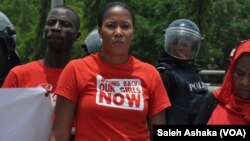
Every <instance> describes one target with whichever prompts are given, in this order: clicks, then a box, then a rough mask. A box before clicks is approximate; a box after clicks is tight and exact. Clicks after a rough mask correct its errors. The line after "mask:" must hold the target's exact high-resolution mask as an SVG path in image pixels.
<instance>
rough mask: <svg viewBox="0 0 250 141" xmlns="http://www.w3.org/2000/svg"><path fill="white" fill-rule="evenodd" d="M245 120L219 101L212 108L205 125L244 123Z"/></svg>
mask: <svg viewBox="0 0 250 141" xmlns="http://www.w3.org/2000/svg"><path fill="white" fill-rule="evenodd" d="M245 124H247V121H246V120H244V119H243V118H242V116H241V115H239V114H235V113H234V112H233V111H232V110H230V109H228V108H226V107H225V105H224V104H223V103H219V104H218V105H217V106H216V108H215V109H214V111H213V113H212V116H211V118H210V119H209V121H208V122H207V125H245Z"/></svg>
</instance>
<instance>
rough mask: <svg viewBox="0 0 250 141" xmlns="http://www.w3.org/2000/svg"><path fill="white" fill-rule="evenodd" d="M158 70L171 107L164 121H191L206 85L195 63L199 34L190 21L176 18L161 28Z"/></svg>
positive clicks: (204, 92)
mask: <svg viewBox="0 0 250 141" xmlns="http://www.w3.org/2000/svg"><path fill="white" fill-rule="evenodd" d="M164 36H165V42H164V51H163V56H162V57H161V58H160V59H159V65H158V67H157V69H158V70H159V72H160V73H161V76H162V80H163V82H164V84H165V88H166V90H167V92H168V94H169V98H170V101H171V104H172V106H171V107H170V108H168V109H167V110H166V123H167V124H193V122H194V120H195V117H196V115H197V113H198V111H199V108H200V105H201V103H202V102H203V100H204V98H205V95H207V93H208V89H207V86H206V84H205V83H204V82H203V81H202V79H201V76H200V75H199V69H198V68H197V66H196V65H195V58H196V57H197V55H198V53H199V50H200V46H201V41H202V37H201V35H200V30H199V28H198V26H197V25H196V24H195V23H194V22H193V21H191V20H188V19H178V20H175V21H173V22H172V23H171V24H170V25H169V26H168V28H167V29H166V30H165V35H164Z"/></svg>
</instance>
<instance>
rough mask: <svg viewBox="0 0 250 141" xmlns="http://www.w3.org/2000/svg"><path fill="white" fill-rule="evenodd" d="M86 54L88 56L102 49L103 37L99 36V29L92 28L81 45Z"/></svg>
mask: <svg viewBox="0 0 250 141" xmlns="http://www.w3.org/2000/svg"><path fill="white" fill-rule="evenodd" d="M81 48H82V50H83V54H84V56H88V55H90V54H92V53H95V52H98V51H100V50H101V49H102V39H101V38H100V36H99V33H98V30H97V29H94V30H92V31H91V32H90V33H89V34H88V36H87V38H86V39H85V41H84V42H83V44H82V45H81Z"/></svg>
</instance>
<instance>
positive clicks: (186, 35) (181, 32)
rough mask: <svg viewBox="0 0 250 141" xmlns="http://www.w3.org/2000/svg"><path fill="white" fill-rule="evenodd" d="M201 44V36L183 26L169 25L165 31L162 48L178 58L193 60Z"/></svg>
mask: <svg viewBox="0 0 250 141" xmlns="http://www.w3.org/2000/svg"><path fill="white" fill-rule="evenodd" d="M200 45H201V36H200V34H199V33H198V32H197V31H195V30H191V29H188V28H184V27H170V28H168V29H167V30H166V32H165V43H164V50H165V52H166V53H168V54H169V55H170V56H172V57H174V58H176V59H179V60H184V61H185V60H193V59H195V58H196V57H197V55H198V53H199V50H200Z"/></svg>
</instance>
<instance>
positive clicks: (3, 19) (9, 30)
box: [0, 12, 20, 86]
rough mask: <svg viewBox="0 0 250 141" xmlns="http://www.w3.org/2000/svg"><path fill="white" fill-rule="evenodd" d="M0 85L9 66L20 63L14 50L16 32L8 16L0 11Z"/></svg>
mask: <svg viewBox="0 0 250 141" xmlns="http://www.w3.org/2000/svg"><path fill="white" fill-rule="evenodd" d="M0 47H1V51H2V53H1V56H0V59H1V62H0V86H1V84H2V82H3V81H4V79H5V77H6V75H7V73H8V72H9V70H10V69H11V68H13V67H14V66H16V65H19V64H20V58H19V55H18V53H17V51H16V32H15V29H14V26H13V25H12V23H11V22H10V20H9V19H8V17H7V16H6V15H5V14H4V13H2V12H0Z"/></svg>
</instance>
